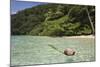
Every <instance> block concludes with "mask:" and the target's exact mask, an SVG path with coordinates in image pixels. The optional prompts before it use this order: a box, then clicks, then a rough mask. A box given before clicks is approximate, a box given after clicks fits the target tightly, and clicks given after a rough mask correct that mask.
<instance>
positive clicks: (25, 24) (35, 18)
mask: <svg viewBox="0 0 100 67" xmlns="http://www.w3.org/2000/svg"><path fill="white" fill-rule="evenodd" d="M94 30H95V6H83V5H66V4H42V5H38V6H35V7H32V8H27V9H25V10H22V11H19V12H18V13H16V14H13V15H11V34H12V35H34V36H74V35H90V34H95V31H94Z"/></svg>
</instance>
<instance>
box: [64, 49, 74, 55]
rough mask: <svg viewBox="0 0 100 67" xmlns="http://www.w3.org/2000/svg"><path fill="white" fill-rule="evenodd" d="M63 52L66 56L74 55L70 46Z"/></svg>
mask: <svg viewBox="0 0 100 67" xmlns="http://www.w3.org/2000/svg"><path fill="white" fill-rule="evenodd" d="M64 54H65V55H67V56H73V55H75V50H74V49H71V48H67V49H65V50H64Z"/></svg>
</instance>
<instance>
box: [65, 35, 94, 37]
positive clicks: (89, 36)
mask: <svg viewBox="0 0 100 67" xmlns="http://www.w3.org/2000/svg"><path fill="white" fill-rule="evenodd" d="M63 38H95V36H93V35H81V36H63Z"/></svg>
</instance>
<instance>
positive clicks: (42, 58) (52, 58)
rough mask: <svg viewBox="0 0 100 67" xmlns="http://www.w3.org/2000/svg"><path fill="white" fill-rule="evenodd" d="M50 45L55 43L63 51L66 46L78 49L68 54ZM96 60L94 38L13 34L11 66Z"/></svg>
mask: <svg viewBox="0 0 100 67" xmlns="http://www.w3.org/2000/svg"><path fill="white" fill-rule="evenodd" d="M49 45H53V46H54V47H56V48H57V49H58V50H60V51H62V52H63V50H64V49H66V48H72V49H75V50H76V54H75V55H74V56H66V55H64V54H62V53H60V52H59V51H57V50H55V49H53V48H51V47H50V46H49ZM94 60H95V40H94V38H65V37H46V36H11V66H14V65H34V64H51V63H72V62H82V61H94Z"/></svg>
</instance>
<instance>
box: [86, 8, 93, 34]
mask: <svg viewBox="0 0 100 67" xmlns="http://www.w3.org/2000/svg"><path fill="white" fill-rule="evenodd" d="M86 12H87V15H88V18H89V21H90V24H91V28H92V33H93V35H94V34H95V29H94V25H93V22H92V20H91V17H90V15H89V11H88V9H87V8H86Z"/></svg>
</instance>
